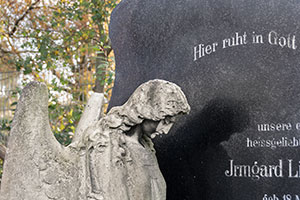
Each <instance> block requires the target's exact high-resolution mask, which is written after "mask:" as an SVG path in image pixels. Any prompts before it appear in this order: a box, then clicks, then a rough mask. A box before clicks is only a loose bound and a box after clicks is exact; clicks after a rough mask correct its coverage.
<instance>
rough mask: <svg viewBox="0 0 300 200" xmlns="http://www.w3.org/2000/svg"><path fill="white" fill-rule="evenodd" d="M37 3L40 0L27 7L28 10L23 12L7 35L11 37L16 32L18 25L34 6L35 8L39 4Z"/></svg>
mask: <svg viewBox="0 0 300 200" xmlns="http://www.w3.org/2000/svg"><path fill="white" fill-rule="evenodd" d="M39 2H40V0H37V1H36V2H34V3H33V4H31V5H30V6H29V8H28V9H27V10H26V11H25V13H24V14H23V15H22V16H21V17H20V18H19V19H17V21H16V22H15V24H14V27H13V29H12V30H11V31H10V32H9V33H8V35H9V36H12V35H13V34H14V33H15V32H16V30H17V28H18V25H19V23H20V22H21V21H22V20H23V19H24V18H25V17H26V15H28V13H29V12H30V11H31V10H32V9H34V6H35V5H36V4H37V3H39Z"/></svg>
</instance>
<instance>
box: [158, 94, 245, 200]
mask: <svg viewBox="0 0 300 200" xmlns="http://www.w3.org/2000/svg"><path fill="white" fill-rule="evenodd" d="M248 124H249V114H248V111H247V109H246V107H245V105H244V103H243V102H240V101H237V100H232V99H227V98H218V99H214V100H212V101H210V102H208V104H207V105H206V106H205V107H204V108H203V109H202V111H201V112H200V113H198V114H197V115H196V116H194V117H193V119H192V120H191V121H189V122H188V123H187V124H185V125H184V127H182V128H180V129H178V131H177V132H176V133H175V136H174V137H169V140H168V141H165V143H164V144H160V145H159V147H158V148H157V149H158V152H157V157H158V160H159V162H160V168H161V170H162V173H163V175H164V177H165V179H166V182H167V199H168V200H221V199H222V200H227V199H228V200H232V199H233V197H232V188H231V181H230V179H229V178H226V177H225V175H224V172H225V170H226V169H227V168H228V165H229V160H230V157H229V155H228V153H227V151H226V150H225V149H224V147H223V145H222V144H221V143H222V142H224V141H227V140H229V139H230V137H231V135H232V134H234V133H238V132H242V131H243V130H245V129H246V128H247V126H248ZM162 146H163V147H162ZM165 147H166V148H167V149H165V150H163V151H160V150H161V149H162V148H165Z"/></svg>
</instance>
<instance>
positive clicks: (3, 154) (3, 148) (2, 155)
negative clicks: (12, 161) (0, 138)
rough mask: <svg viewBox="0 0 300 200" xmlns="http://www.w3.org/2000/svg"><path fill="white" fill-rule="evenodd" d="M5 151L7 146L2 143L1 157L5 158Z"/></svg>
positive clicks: (0, 145) (0, 146)
mask: <svg viewBox="0 0 300 200" xmlns="http://www.w3.org/2000/svg"><path fill="white" fill-rule="evenodd" d="M5 153H6V147H5V146H4V145H2V144H0V159H2V160H4V159H5Z"/></svg>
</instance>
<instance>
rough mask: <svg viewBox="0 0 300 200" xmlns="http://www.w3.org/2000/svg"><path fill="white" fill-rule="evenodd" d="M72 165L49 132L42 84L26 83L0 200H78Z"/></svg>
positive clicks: (74, 159)
mask: <svg viewBox="0 0 300 200" xmlns="http://www.w3.org/2000/svg"><path fill="white" fill-rule="evenodd" d="M76 163H77V156H76V154H75V153H73V152H72V150H71V149H69V148H65V147H63V146H62V145H60V144H59V143H58V141H57V140H56V138H55V137H54V135H53V134H52V132H51V128H50V125H49V118H48V92H47V87H46V85H45V84H42V83H37V82H32V83H30V84H28V85H27V86H26V87H25V88H24V89H23V91H22V95H21V98H20V100H19V102H18V105H17V110H16V113H15V117H14V119H13V125H12V130H11V133H10V138H9V141H8V151H7V154H6V160H5V164H4V173H3V179H2V184H1V192H0V200H17V199H22V200H33V199H39V200H49V199H60V200H67V199H78V198H79V197H78V192H77V193H76V189H78V187H77V186H76V183H77V182H78V181H76V180H77V178H78V177H77V173H76V172H77V165H76Z"/></svg>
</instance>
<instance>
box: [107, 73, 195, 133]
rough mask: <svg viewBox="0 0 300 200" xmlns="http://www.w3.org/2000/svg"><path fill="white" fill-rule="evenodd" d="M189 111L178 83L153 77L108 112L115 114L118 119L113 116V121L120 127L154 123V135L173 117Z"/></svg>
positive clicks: (170, 123)
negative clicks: (153, 78) (121, 104)
mask: <svg viewBox="0 0 300 200" xmlns="http://www.w3.org/2000/svg"><path fill="white" fill-rule="evenodd" d="M189 111H190V106H189V104H188V102H187V99H186V97H185V95H184V94H183V92H182V91H181V89H180V87H178V86H177V85H176V84H174V83H171V82H168V81H164V80H158V79H155V80H151V81H148V82H146V83H144V84H142V85H140V86H139V87H138V88H137V89H136V90H135V91H134V93H133V94H132V95H131V96H130V98H129V99H128V101H127V102H126V103H125V104H124V105H123V106H119V107H115V108H113V109H112V110H111V111H110V112H109V113H108V115H111V114H113V115H114V114H117V116H118V117H117V118H119V120H117V119H116V118H115V122H117V121H119V122H118V123H116V124H115V125H116V127H120V128H121V129H122V130H123V131H127V130H129V129H130V128H131V127H133V126H135V125H138V124H142V123H143V124H142V125H146V126H147V124H149V126H150V124H152V127H154V126H156V130H155V132H156V135H157V134H161V133H165V134H166V133H167V132H168V131H169V129H170V128H171V126H172V124H173V123H174V121H175V119H176V118H177V117H178V116H179V115H182V114H186V113H188V112H189ZM114 116H115V117H116V115H114ZM113 123H114V122H113ZM150 127H151V126H150ZM148 132H149V131H148Z"/></svg>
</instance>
